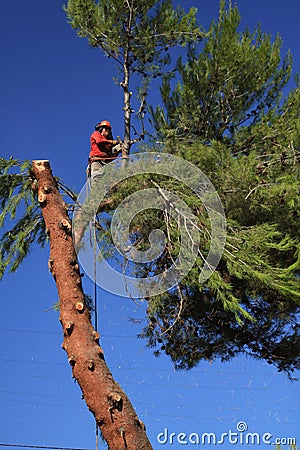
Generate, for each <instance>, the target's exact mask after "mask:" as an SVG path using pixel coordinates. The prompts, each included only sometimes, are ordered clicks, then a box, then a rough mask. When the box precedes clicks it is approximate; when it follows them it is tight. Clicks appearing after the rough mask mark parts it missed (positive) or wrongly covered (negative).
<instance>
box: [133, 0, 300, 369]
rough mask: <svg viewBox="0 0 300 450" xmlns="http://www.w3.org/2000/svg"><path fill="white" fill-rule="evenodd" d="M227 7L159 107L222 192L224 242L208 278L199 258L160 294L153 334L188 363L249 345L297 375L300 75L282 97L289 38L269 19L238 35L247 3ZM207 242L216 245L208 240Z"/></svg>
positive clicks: (163, 133)
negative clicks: (272, 30) (267, 25)
mask: <svg viewBox="0 0 300 450" xmlns="http://www.w3.org/2000/svg"><path fill="white" fill-rule="evenodd" d="M220 5H221V8H220V16H219V20H218V21H217V22H216V23H215V22H212V24H211V26H210V28H209V32H208V38H207V39H205V40H204V42H203V45H202V48H200V49H197V48H195V47H193V46H190V48H189V49H188V54H187V61H186V62H184V61H182V60H181V59H180V60H179V62H178V70H179V75H180V80H179V81H178V82H177V84H176V83H174V81H172V80H171V79H169V80H164V81H163V84H162V88H161V94H162V100H163V107H158V108H156V109H155V110H154V109H153V110H152V113H153V123H154V125H155V126H156V129H157V134H158V137H159V138H160V139H161V140H164V142H165V147H164V151H166V152H169V153H174V154H176V155H178V156H181V157H183V158H185V159H188V160H189V161H191V162H193V163H194V164H195V165H197V166H198V167H199V168H200V169H202V170H203V171H204V173H205V174H206V175H207V176H208V177H209V178H210V180H211V181H212V183H213V185H214V186H215V188H216V189H217V191H218V193H219V195H220V197H221V199H222V203H223V205H224V208H225V213H226V219H227V242H226V246H225V251H224V253H223V255H222V259H221V261H220V263H219V265H218V267H217V270H216V271H215V272H214V273H213V275H212V276H211V277H210V279H209V280H207V282H205V284H204V285H199V283H198V277H199V273H200V270H201V267H202V261H201V257H200V256H199V258H198V260H197V262H196V265H195V267H194V268H193V270H191V272H190V273H189V274H188V275H187V277H186V278H185V279H184V280H183V282H182V283H181V284H180V286H178V287H177V288H174V289H173V290H172V291H171V292H168V293H165V294H163V295H161V296H157V297H156V298H154V299H149V308H148V317H149V324H148V326H147V327H146V328H145V329H144V331H143V333H142V336H143V337H145V338H147V339H148V344H149V346H151V347H154V348H155V349H156V350H155V354H157V355H158V354H160V352H162V351H163V352H165V353H167V354H169V355H170V357H171V358H172V360H173V362H174V363H175V366H176V367H177V368H181V369H187V368H191V367H193V366H194V365H195V364H197V362H198V361H200V360H201V359H208V360H213V359H214V358H216V357H220V358H221V359H222V360H228V359H230V358H232V357H234V356H235V355H237V354H239V353H245V354H249V355H251V356H252V357H254V358H258V359H265V360H266V361H267V362H268V363H270V364H274V365H275V366H276V367H277V368H278V369H279V370H284V371H286V372H287V373H288V374H289V375H291V373H292V372H293V371H294V369H299V367H300V357H299V348H300V338H299V325H298V324H297V319H298V315H299V304H300V289H299V288H300V242H299V215H300V195H299V194H300V187H299V179H300V169H299V167H300V165H299V162H300V151H299V147H300V119H299V117H300V114H299V113H300V90H299V84H298V79H297V78H296V83H297V87H296V89H294V90H291V92H290V93H289V95H288V97H287V98H286V99H283V98H282V90H283V87H284V86H285V85H286V83H287V81H288V79H289V75H290V72H291V58H290V55H287V56H286V57H285V58H284V59H283V62H282V64H281V63H280V62H281V56H280V47H281V41H280V38H279V37H277V38H276V39H275V41H274V42H273V43H272V42H271V37H270V36H268V35H266V34H264V33H263V32H262V31H261V28H260V27H258V28H257V30H256V31H254V33H250V32H249V31H248V30H246V31H245V32H239V31H238V26H239V23H240V17H239V13H238V10H237V8H236V7H234V8H232V7H229V8H228V10H226V9H225V2H224V1H223V0H222V1H221V3H220ZM193 202H194V198H193V197H191V202H190V203H189V205H190V206H192V210H193V212H194V214H195V215H196V216H197V217H198V218H199V219H200V221H201V218H200V215H199V210H201V209H199V205H197V204H196V203H194V205H193ZM151 226H152V228H156V223H155V222H153V223H152V224H151ZM204 226H205V227H207V223H206V222H205V221H204ZM145 233H147V230H145ZM203 237H204V236H203ZM176 238H177V236H176V234H173V239H174V241H175V240H176ZM200 248H201V252H202V253H203V255H205V254H207V243H206V240H205V238H204V239H203V240H200ZM166 262H167V261H162V262H161V265H162V266H163V264H164V263H166Z"/></svg>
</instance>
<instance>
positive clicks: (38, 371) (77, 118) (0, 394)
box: [0, 0, 300, 450]
mask: <svg viewBox="0 0 300 450" xmlns="http://www.w3.org/2000/svg"><path fill="white" fill-rule="evenodd" d="M182 5H183V6H186V7H189V6H192V5H195V6H197V7H198V10H199V18H200V19H201V20H202V21H203V23H204V24H205V25H207V24H208V23H209V21H210V20H211V19H212V18H213V17H215V16H216V14H217V11H218V1H217V0H201V1H198V2H197V1H185V2H182ZM237 5H238V7H239V9H240V13H241V15H242V27H246V26H248V27H249V28H250V29H252V28H253V27H254V26H255V25H256V24H257V22H258V21H260V22H261V24H262V28H263V30H264V31H266V32H270V33H272V35H273V36H275V35H276V34H277V33H279V34H280V35H281V37H282V38H283V50H284V51H287V50H288V49H291V52H292V54H293V56H294V60H295V67H297V66H299V64H300V48H299V46H300V44H299V43H300V36H299V23H298V21H299V15H300V3H299V1H298V0H286V1H285V2H282V1H279V0H275V1H274V0H252V1H251V2H249V1H245V0H237ZM0 21H1V26H0V34H1V43H2V45H1V72H0V86H1V104H0V148H1V156H4V157H9V156H11V155H13V156H14V157H16V158H19V159H49V160H50V161H51V165H52V168H53V172H54V174H55V175H58V176H59V177H61V178H63V180H64V181H65V183H66V184H67V185H69V186H70V187H72V188H74V189H76V190H79V189H80V188H81V187H82V185H83V184H84V182H85V167H86V161H87V156H88V151H89V134H90V132H91V131H92V129H93V126H94V125H95V123H97V122H98V121H99V120H101V119H103V118H106V119H108V120H110V121H111V122H112V124H113V131H114V133H115V135H116V134H122V129H121V126H122V110H121V107H122V105H121V101H122V94H121V91H120V89H119V87H118V86H116V85H115V84H114V83H113V81H112V76H113V75H114V70H113V65H112V63H111V62H110V60H108V59H107V58H105V57H103V56H102V55H101V53H100V52H99V51H97V50H95V49H91V48H89V47H88V45H87V43H86V41H85V40H83V39H79V38H78V37H77V36H76V34H75V32H74V31H73V30H72V29H71V28H70V26H69V25H68V24H67V22H66V18H65V14H64V12H63V10H62V1H61V0H43V1H40V0H27V1H23V0H14V1H9V0H6V1H5V0H2V1H0ZM291 86H292V84H291ZM153 98H155V92H154V94H153ZM157 101H159V100H158V99H157ZM47 260H48V249H47V248H45V249H44V250H39V249H34V250H33V251H32V253H31V255H30V257H29V258H28V259H27V260H26V262H25V263H24V264H23V265H22V267H21V268H20V269H19V271H18V272H17V273H16V274H12V275H6V276H5V277H4V279H3V280H2V281H1V284H0V290H1V299H2V303H1V306H2V311H1V319H0V337H1V342H2V345H1V351H0V400H1V411H0V420H1V425H2V426H1V430H0V444H3V443H10V444H15V443H17V444H24V445H44V446H50V447H51V446H53V447H72V448H85V449H92V448H94V441H95V438H94V428H95V427H94V421H93V417H92V415H91V414H90V413H89V412H88V410H87V408H86V406H85V404H84V402H83V401H82V400H81V393H80V389H79V388H78V386H77V385H76V384H74V383H73V380H72V378H71V370H70V368H69V366H68V363H67V358H66V354H65V353H64V352H63V350H61V342H62V336H61V330H60V325H59V322H58V314H57V313H56V312H54V311H53V309H51V307H52V305H53V304H54V303H55V302H56V301H57V293H56V288H55V285H54V282H53V280H52V277H51V276H50V274H49V272H48V269H47ZM85 289H86V292H87V293H89V294H91V293H92V285H91V283H90V282H89V281H88V279H86V280H85ZM98 299H99V313H98V315H99V330H100V333H101V336H102V339H101V343H102V346H103V348H104V351H105V354H106V360H107V362H108V364H109V366H110V368H111V370H112V372H113V375H114V377H115V378H116V380H117V381H118V382H120V384H121V385H122V387H123V388H124V390H125V391H126V393H127V394H128V395H129V397H130V399H131V401H132V403H133V405H134V407H135V408H136V410H137V412H138V414H139V416H140V417H141V419H142V420H143V421H144V423H145V424H146V426H147V431H148V435H149V438H150V440H151V442H152V445H153V447H154V449H155V450H159V449H160V448H174V449H175V448H176V449H179V448H181V447H182V446H183V445H180V444H178V443H177V444H170V442H169V443H168V444H165V445H163V444H160V443H159V442H158V439H157V436H158V434H159V433H161V432H164V429H165V428H167V429H168V431H169V433H171V432H174V433H176V434H177V435H178V434H179V433H180V432H182V433H186V434H187V435H189V434H191V433H193V432H194V433H198V434H199V435H201V433H204V432H209V433H215V435H216V436H218V437H220V436H221V434H222V433H226V432H228V433H229V430H232V431H233V432H236V431H237V428H236V427H237V423H238V422H241V421H245V422H246V423H247V426H248V431H249V432H256V433H258V434H259V435H260V437H261V438H262V436H263V434H264V433H270V434H272V435H273V438H272V439H273V441H274V438H276V437H278V438H289V437H293V438H296V439H297V441H298V445H299V442H300V433H299V423H300V420H299V419H300V417H299V416H300V413H299V382H298V383H297V382H295V383H291V382H290V381H289V380H288V379H287V377H286V376H285V375H284V374H279V373H277V372H276V370H275V369H273V368H272V367H270V366H269V365H267V364H266V363H263V362H257V361H252V360H248V359H245V358H242V357H241V358H238V359H237V360H235V361H233V362H230V363H226V364H221V363H218V362H217V363H213V364H209V363H201V364H200V365H199V366H198V367H197V368H195V369H194V370H192V371H190V372H174V370H173V368H172V364H171V362H170V360H169V359H168V358H167V357H161V358H159V359H156V358H154V356H153V355H152V352H151V351H150V350H149V349H147V348H146V347H145V342H144V341H141V340H138V339H137V338H136V335H137V334H138V332H139V331H140V327H141V325H136V324H133V323H132V322H131V321H130V318H134V319H135V320H141V321H142V324H143V318H144V309H145V305H144V304H141V305H140V306H137V305H136V304H135V303H133V302H132V301H130V300H129V299H125V298H120V297H115V296H112V295H111V294H109V293H107V292H105V291H101V290H100V289H99V291H98ZM163 439H164V438H163V437H161V440H162V441H163ZM272 439H271V441H272ZM273 441H272V442H273ZM218 446H220V448H224V449H226V450H229V449H230V448H231V446H233V447H235V448H244V445H242V444H233V443H228V442H227V444H226V445H225V444H221V443H220V444H219V445H218ZM185 447H187V448H189V447H192V448H200V447H199V446H197V445H194V446H193V445H192V444H189V445H185ZM206 447H207V448H209V446H208V445H207V446H204V447H203V448H206ZM248 447H252V448H254V447H255V446H250V445H249V446H248ZM4 448H5V447H4ZM100 448H105V446H104V445H100ZM201 448H202V447H201ZM259 448H270V445H267V444H263V443H261V444H260V445H259ZM283 448H288V447H287V446H285V447H283Z"/></svg>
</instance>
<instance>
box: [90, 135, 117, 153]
mask: <svg viewBox="0 0 300 450" xmlns="http://www.w3.org/2000/svg"><path fill="white" fill-rule="evenodd" d="M90 142H91V149H90V158H91V157H93V156H96V157H97V158H103V159H107V160H113V159H115V156H112V155H111V149H112V147H113V144H112V142H111V140H108V139H106V138H105V137H104V136H102V134H101V133H99V131H94V132H93V133H92V134H91V137H90Z"/></svg>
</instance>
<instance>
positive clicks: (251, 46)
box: [152, 0, 291, 142]
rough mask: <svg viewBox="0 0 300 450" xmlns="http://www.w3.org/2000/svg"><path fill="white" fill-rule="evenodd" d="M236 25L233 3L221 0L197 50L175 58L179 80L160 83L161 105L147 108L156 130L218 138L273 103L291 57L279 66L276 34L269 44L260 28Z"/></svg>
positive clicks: (255, 118)
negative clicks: (183, 59) (251, 31)
mask: <svg viewBox="0 0 300 450" xmlns="http://www.w3.org/2000/svg"><path fill="white" fill-rule="evenodd" d="M239 25H240V15H239V12H238V9H237V7H234V8H231V7H230V8H229V9H228V10H226V9H225V1H223V0H222V1H221V8H220V16H219V20H218V21H217V22H215V21H212V23H211V25H210V27H209V30H208V33H207V34H208V36H209V37H208V38H207V39H205V40H204V42H203V45H202V48H200V51H199V50H198V47H195V45H194V44H193V45H190V46H189V51H188V55H187V61H186V62H183V61H182V59H181V58H180V59H179V61H178V64H177V67H178V73H179V75H180V79H181V81H179V82H178V83H177V85H176V86H175V87H174V89H171V86H172V84H171V81H170V79H165V81H164V83H163V85H162V88H161V95H162V100H163V105H164V107H161V106H159V107H157V108H156V110H154V111H153V110H152V113H153V116H154V125H155V126H156V129H157V131H158V133H159V134H160V135H161V134H162V133H163V135H164V136H166V135H167V136H172V135H174V134H175V135H176V136H177V137H179V136H181V137H182V136H187V135H189V136H197V138H198V139H201V140H202V141H203V142H210V141H211V140H213V139H217V140H220V139H222V138H224V137H225V136H226V137H228V136H233V135H234V133H235V132H236V130H237V129H238V128H239V127H240V126H241V125H242V124H246V125H247V126H249V125H251V124H252V123H255V122H257V121H258V119H259V117H260V116H261V114H262V113H263V112H264V111H266V110H268V109H270V108H271V107H273V106H274V105H278V103H279V101H280V98H281V95H280V92H281V90H282V88H283V87H284V85H285V84H286V83H287V81H288V79H289V76H290V72H291V57H290V55H289V54H287V55H286V57H285V58H284V60H283V63H282V65H281V66H280V61H281V56H280V47H281V39H280V38H279V37H277V38H276V39H275V41H274V42H273V43H272V42H271V37H270V36H269V35H267V34H265V33H263V32H262V30H261V28H260V27H258V28H257V29H256V30H255V31H254V32H253V33H250V31H249V30H246V31H244V32H239V31H238V27H239ZM166 113H167V115H166Z"/></svg>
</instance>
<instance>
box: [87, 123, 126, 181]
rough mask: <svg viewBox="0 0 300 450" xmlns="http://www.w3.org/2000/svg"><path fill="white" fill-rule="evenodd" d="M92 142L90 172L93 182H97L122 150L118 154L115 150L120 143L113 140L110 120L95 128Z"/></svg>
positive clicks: (91, 138)
mask: <svg viewBox="0 0 300 450" xmlns="http://www.w3.org/2000/svg"><path fill="white" fill-rule="evenodd" d="M90 142H91V149H90V155H89V171H90V176H91V179H92V181H95V180H96V179H97V178H99V177H101V175H102V174H103V168H104V166H105V164H107V163H108V162H111V161H113V160H114V159H116V157H117V155H118V152H119V151H122V148H120V149H118V152H117V151H116V150H114V149H115V147H116V146H117V145H118V141H116V140H114V139H113V135H112V129H111V124H110V122H108V120H102V121H101V122H99V123H98V124H97V125H96V126H95V131H94V132H93V133H92V134H91V137H90Z"/></svg>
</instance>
